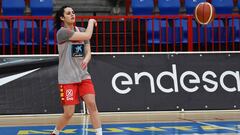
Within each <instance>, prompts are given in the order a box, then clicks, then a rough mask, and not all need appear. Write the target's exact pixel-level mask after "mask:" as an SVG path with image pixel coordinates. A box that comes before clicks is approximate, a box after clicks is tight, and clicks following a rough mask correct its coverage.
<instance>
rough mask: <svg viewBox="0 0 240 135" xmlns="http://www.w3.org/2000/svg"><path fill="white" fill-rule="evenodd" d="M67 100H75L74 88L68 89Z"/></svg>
mask: <svg viewBox="0 0 240 135" xmlns="http://www.w3.org/2000/svg"><path fill="white" fill-rule="evenodd" d="M66 100H67V101H70V100H73V90H72V89H67V90H66Z"/></svg>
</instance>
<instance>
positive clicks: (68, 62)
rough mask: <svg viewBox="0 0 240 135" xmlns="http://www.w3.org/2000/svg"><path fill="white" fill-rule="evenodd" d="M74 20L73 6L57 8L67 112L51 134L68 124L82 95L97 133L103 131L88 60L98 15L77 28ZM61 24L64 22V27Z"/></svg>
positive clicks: (61, 82) (61, 85)
mask: <svg viewBox="0 0 240 135" xmlns="http://www.w3.org/2000/svg"><path fill="white" fill-rule="evenodd" d="M74 23H75V13H74V11H73V9H72V8H71V7H70V6H63V7H62V8H60V9H59V10H58V11H57V13H56V15H55V28H57V30H58V32H57V42H58V52H59V65H58V82H59V89H60V97H61V102H62V105H63V110H64V113H63V115H62V116H61V117H60V119H59V120H58V122H57V124H56V127H55V129H54V131H53V132H52V133H51V135H59V132H60V131H61V130H62V129H63V128H64V127H65V126H66V125H67V123H68V121H69V120H70V119H71V117H72V116H73V114H74V112H75V105H76V104H78V103H79V102H80V101H79V97H80V99H82V100H84V101H85V103H86V106H87V109H88V111H89V114H90V119H91V122H92V125H93V128H94V129H95V130H96V135H102V128H101V121H100V118H99V115H98V110H97V106H96V102H95V91H94V86H93V84H92V81H91V76H90V74H89V73H88V71H87V65H88V62H89V61H90V59H91V48H90V42H89V40H90V38H91V36H92V33H93V27H94V26H97V22H96V20H95V19H90V20H89V21H88V26H87V28H86V29H84V28H78V27H76V26H74ZM61 24H64V26H63V27H61Z"/></svg>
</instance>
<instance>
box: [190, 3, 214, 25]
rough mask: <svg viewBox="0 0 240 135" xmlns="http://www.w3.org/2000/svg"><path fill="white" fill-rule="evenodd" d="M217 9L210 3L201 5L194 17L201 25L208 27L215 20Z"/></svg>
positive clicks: (196, 9)
mask: <svg viewBox="0 0 240 135" xmlns="http://www.w3.org/2000/svg"><path fill="white" fill-rule="evenodd" d="M215 14H216V13H215V8H214V7H213V6H212V4H210V3H208V2H202V3H199V4H198V5H197V6H196V8H195V11H194V16H195V19H196V21H197V22H198V23H199V24H202V25H207V24H209V23H211V22H212V21H213V20H214V17H215Z"/></svg>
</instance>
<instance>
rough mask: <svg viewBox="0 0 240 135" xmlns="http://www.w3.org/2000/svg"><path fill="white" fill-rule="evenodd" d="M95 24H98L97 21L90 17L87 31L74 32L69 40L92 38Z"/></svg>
mask: <svg viewBox="0 0 240 135" xmlns="http://www.w3.org/2000/svg"><path fill="white" fill-rule="evenodd" d="M93 26H97V21H96V20H95V19H89V21H88V26H87V29H86V31H85V32H74V34H73V35H72V36H71V38H69V40H72V41H74V40H76V41H79V40H90V39H91V37H92V33H93Z"/></svg>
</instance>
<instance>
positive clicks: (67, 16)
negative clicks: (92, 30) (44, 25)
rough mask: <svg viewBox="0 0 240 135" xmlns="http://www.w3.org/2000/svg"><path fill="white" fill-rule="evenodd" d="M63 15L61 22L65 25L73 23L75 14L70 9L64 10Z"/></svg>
mask: <svg viewBox="0 0 240 135" xmlns="http://www.w3.org/2000/svg"><path fill="white" fill-rule="evenodd" d="M63 15H64V18H63V21H64V22H65V23H70V24H73V23H75V13H74V11H73V9H72V8H70V7H67V8H65V9H64V14H63Z"/></svg>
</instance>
